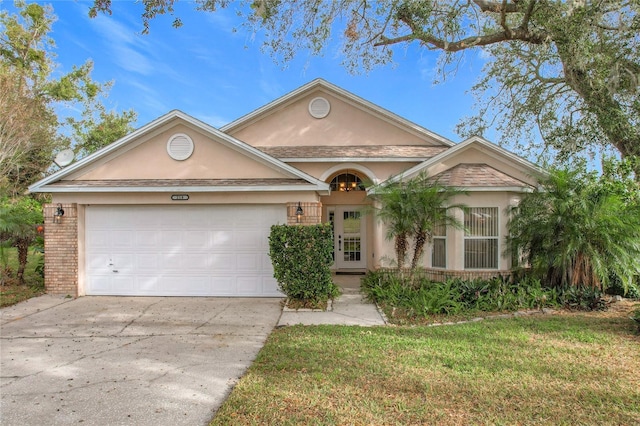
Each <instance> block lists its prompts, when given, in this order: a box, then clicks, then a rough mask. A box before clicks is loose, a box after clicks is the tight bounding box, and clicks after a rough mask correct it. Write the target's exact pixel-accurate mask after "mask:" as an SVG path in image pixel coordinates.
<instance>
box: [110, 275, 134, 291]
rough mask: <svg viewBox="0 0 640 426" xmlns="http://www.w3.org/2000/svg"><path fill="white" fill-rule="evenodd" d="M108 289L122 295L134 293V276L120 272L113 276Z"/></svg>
mask: <svg viewBox="0 0 640 426" xmlns="http://www.w3.org/2000/svg"><path fill="white" fill-rule="evenodd" d="M110 291H112V292H114V293H117V294H124V295H132V294H136V293H137V288H136V285H135V277H133V276H131V275H122V274H120V275H117V276H115V277H114V278H113V279H112V281H111V288H110Z"/></svg>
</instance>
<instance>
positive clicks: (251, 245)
mask: <svg viewBox="0 0 640 426" xmlns="http://www.w3.org/2000/svg"><path fill="white" fill-rule="evenodd" d="M236 236H237V238H236V244H237V245H236V247H237V248H239V249H253V250H255V249H256V248H263V245H264V241H263V240H264V236H263V235H262V234H261V233H257V232H255V231H252V230H249V229H246V230H245V229H242V230H240V231H238V232H237V233H236Z"/></svg>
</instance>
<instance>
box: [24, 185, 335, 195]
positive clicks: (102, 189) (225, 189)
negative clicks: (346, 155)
mask: <svg viewBox="0 0 640 426" xmlns="http://www.w3.org/2000/svg"><path fill="white" fill-rule="evenodd" d="M251 191H254V192H255V191H259V192H265V191H269V192H278V191H283V192H289V191H317V192H319V193H320V195H329V191H326V192H325V191H322V190H321V189H319V188H318V187H317V186H315V185H283V186H162V187H160V186H116V187H107V186H102V187H86V186H65V187H49V188H47V189H46V190H44V189H43V190H40V191H39V192H51V193H54V192H55V193H80V192H82V193H90V192H101V193H108V192H167V193H169V192H251ZM33 192H35V191H33Z"/></svg>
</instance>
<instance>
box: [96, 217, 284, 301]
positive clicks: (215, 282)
mask: <svg viewBox="0 0 640 426" xmlns="http://www.w3.org/2000/svg"><path fill="white" fill-rule="evenodd" d="M285 222H286V208H285V207H284V206H109V207H107V206H88V207H87V210H86V219H85V223H86V232H85V235H86V240H85V243H86V272H87V277H86V278H87V279H86V287H85V289H86V293H87V294H122V295H148V296H154V295H157V296H161V295H162V296H275V297H281V296H282V294H281V293H280V292H279V291H278V289H277V283H276V282H275V279H274V278H273V269H272V266H271V261H270V259H269V256H268V235H269V232H270V227H271V225H272V224H275V223H285ZM110 261H112V263H113V264H114V265H113V266H109V263H110ZM112 270H117V271H118V272H112Z"/></svg>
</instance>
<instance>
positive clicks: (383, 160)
mask: <svg viewBox="0 0 640 426" xmlns="http://www.w3.org/2000/svg"><path fill="white" fill-rule="evenodd" d="M429 158H431V157H394V158H385V157H341V158H324V157H317V158H309V157H302V158H295V157H294V158H280V159H279V160H280V161H284V162H286V163H354V162H357V163H416V162H421V161H426V160H428V159H429Z"/></svg>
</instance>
